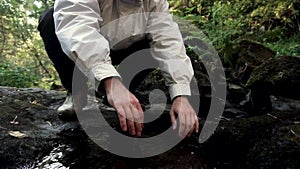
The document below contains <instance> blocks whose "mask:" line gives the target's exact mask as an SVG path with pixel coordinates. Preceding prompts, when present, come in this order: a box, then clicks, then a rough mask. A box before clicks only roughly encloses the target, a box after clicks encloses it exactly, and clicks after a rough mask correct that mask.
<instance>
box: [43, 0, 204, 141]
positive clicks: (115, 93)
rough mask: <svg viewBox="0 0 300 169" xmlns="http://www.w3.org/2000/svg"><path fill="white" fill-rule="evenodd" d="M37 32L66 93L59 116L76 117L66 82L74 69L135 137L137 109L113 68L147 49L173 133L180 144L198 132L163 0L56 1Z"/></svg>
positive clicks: (188, 70)
mask: <svg viewBox="0 0 300 169" xmlns="http://www.w3.org/2000/svg"><path fill="white" fill-rule="evenodd" d="M106 25H109V26H106ZM105 26H106V27H105ZM107 27H108V28H107ZM38 29H39V31H40V35H41V37H42V39H43V41H44V44H45V49H46V51H47V54H48V56H49V58H50V59H51V60H52V62H53V64H54V67H55V69H56V70H57V72H58V74H59V76H60V79H61V82H62V84H63V86H64V87H65V88H66V89H67V91H68V95H67V97H66V100H65V102H64V104H63V105H62V106H60V107H59V108H58V113H59V115H61V116H70V115H75V116H76V114H75V112H77V111H74V109H75V110H76V109H78V107H76V106H74V105H76V104H74V103H75V102H76V99H75V98H74V97H75V96H78V95H80V91H79V92H78V91H72V78H73V71H74V69H78V70H80V73H79V75H77V77H76V78H79V79H81V80H82V81H87V80H86V79H87V76H88V75H92V76H93V78H94V79H96V84H97V85H96V88H95V91H96V92H98V91H99V90H102V89H104V91H105V92H104V93H105V94H106V97H107V100H108V103H109V104H110V105H111V106H112V107H113V108H115V109H116V111H117V113H118V118H119V122H120V126H121V128H122V130H123V131H129V133H130V134H131V135H133V136H141V134H142V130H143V120H144V113H143V109H142V107H141V105H140V103H139V100H138V98H136V97H135V96H134V94H132V92H130V90H129V89H128V88H126V87H125V86H124V84H123V83H122V78H124V77H121V76H120V74H121V72H120V74H119V72H117V70H116V69H115V67H114V65H118V64H120V63H121V62H122V60H123V59H125V58H126V57H127V56H129V55H130V54H132V53H134V52H136V51H139V50H141V49H146V48H150V49H151V56H152V57H151V58H153V59H154V60H155V61H156V63H157V65H158V67H159V68H160V69H161V70H162V72H163V75H164V77H165V79H166V85H167V86H168V87H169V92H170V96H171V100H172V107H171V110H170V117H171V122H172V126H173V129H174V130H175V129H176V128H177V127H178V128H179V130H178V131H179V132H178V135H179V136H180V137H182V138H183V137H185V136H190V135H191V134H192V133H193V132H198V129H199V124H198V118H197V115H196V113H195V111H194V109H193V108H192V106H191V104H190V102H189V100H188V98H187V97H188V96H189V95H190V94H191V90H190V82H191V79H192V77H193V73H194V72H193V68H192V64H191V61H190V59H189V57H188V56H187V55H186V50H185V47H184V43H183V40H182V36H181V34H180V31H179V28H178V25H177V24H176V23H175V22H173V20H172V16H171V15H170V13H169V4H168V2H167V0H56V1H55V5H54V8H51V9H48V10H46V11H45V12H44V13H43V14H42V16H41V17H40V20H39V26H38ZM139 57H146V56H144V55H141V56H139ZM177 63H180V64H177ZM136 64H139V63H136ZM137 73H138V72H137ZM148 73H149V72H148ZM133 83H136V82H133ZM98 86H99V87H98ZM72 92H73V93H72ZM75 92H77V93H75ZM83 93H84V92H83ZM80 108H82V107H80V106H79V109H80ZM176 116H178V119H179V124H177V122H176Z"/></svg>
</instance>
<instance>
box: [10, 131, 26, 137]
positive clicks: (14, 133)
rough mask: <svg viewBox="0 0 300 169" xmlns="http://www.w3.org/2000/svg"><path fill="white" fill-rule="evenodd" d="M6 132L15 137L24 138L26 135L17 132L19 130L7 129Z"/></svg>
mask: <svg viewBox="0 0 300 169" xmlns="http://www.w3.org/2000/svg"><path fill="white" fill-rule="evenodd" d="M8 134H9V135H10V136H13V137H17V138H25V137H28V136H27V135H26V134H24V133H21V132H19V131H8Z"/></svg>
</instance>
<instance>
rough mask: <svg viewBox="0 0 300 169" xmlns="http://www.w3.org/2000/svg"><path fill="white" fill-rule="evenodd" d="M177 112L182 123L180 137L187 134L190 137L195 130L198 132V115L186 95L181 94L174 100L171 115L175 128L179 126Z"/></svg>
mask: <svg viewBox="0 0 300 169" xmlns="http://www.w3.org/2000/svg"><path fill="white" fill-rule="evenodd" d="M175 114H177V115H178V118H179V123H180V126H179V132H178V135H179V137H181V138H184V137H185V136H186V135H187V136H188V137H190V136H191V134H192V133H193V131H195V132H196V133H198V130H199V122H198V117H197V115H196V113H195V111H194V109H193V108H192V106H191V105H190V103H189V101H188V99H187V98H186V97H184V96H179V97H176V98H175V99H174V101H173V104H172V108H171V111H170V116H171V122H172V126H173V129H174V130H175V129H176V127H177V122H176V117H175Z"/></svg>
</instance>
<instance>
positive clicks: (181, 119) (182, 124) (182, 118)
mask: <svg viewBox="0 0 300 169" xmlns="http://www.w3.org/2000/svg"><path fill="white" fill-rule="evenodd" d="M179 122H180V125H179V132H178V134H179V136H180V137H181V138H184V137H185V135H186V129H185V127H186V117H185V115H180V114H179Z"/></svg>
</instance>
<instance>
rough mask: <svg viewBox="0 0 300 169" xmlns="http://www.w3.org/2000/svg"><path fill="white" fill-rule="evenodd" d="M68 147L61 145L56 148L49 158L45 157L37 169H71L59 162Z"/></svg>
mask: <svg viewBox="0 0 300 169" xmlns="http://www.w3.org/2000/svg"><path fill="white" fill-rule="evenodd" d="M65 149H66V145H59V146H58V147H56V148H54V149H53V150H52V151H51V152H50V154H49V155H48V156H45V157H44V158H43V159H42V160H41V162H39V163H38V164H37V165H36V166H35V169H42V168H43V169H44V168H47V169H69V167H66V166H64V165H63V164H62V163H60V162H59V160H60V159H61V158H62V157H63V155H64V154H63V151H65Z"/></svg>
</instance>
